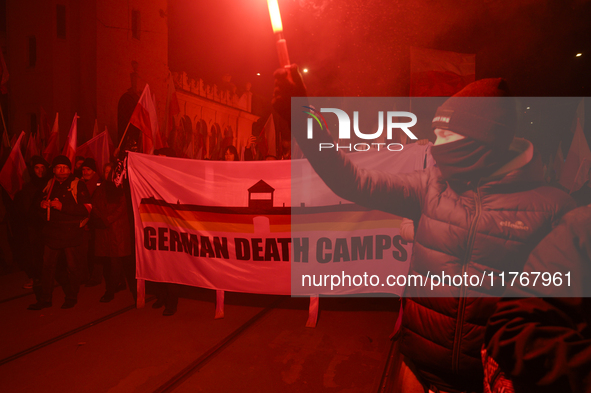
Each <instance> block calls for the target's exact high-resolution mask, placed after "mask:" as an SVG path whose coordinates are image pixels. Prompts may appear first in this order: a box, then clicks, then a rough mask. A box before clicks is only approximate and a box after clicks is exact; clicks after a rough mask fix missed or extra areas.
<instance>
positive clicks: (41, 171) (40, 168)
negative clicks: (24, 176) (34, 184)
mask: <svg viewBox="0 0 591 393" xmlns="http://www.w3.org/2000/svg"><path fill="white" fill-rule="evenodd" d="M33 170H34V171H35V176H37V177H38V178H42V177H43V176H45V165H43V164H37V165H35V167H34V168H33Z"/></svg>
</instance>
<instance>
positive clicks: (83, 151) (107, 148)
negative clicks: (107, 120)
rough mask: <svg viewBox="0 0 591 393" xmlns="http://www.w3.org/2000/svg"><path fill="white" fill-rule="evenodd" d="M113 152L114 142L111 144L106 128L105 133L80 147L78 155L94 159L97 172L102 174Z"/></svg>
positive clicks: (77, 151)
mask: <svg viewBox="0 0 591 393" xmlns="http://www.w3.org/2000/svg"><path fill="white" fill-rule="evenodd" d="M111 150H113V142H111V137H110V136H109V131H108V130H107V129H106V128H105V131H103V132H101V133H100V134H98V135H97V136H95V137H94V138H92V139H91V140H89V141H88V142H86V143H84V144H82V145H80V146H78V148H77V149H76V155H77V156H82V157H90V158H94V160H95V161H96V168H97V171H98V172H99V174H102V170H103V168H104V166H105V164H106V163H108V162H109V161H110V160H111Z"/></svg>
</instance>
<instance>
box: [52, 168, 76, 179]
mask: <svg viewBox="0 0 591 393" xmlns="http://www.w3.org/2000/svg"><path fill="white" fill-rule="evenodd" d="M70 173H72V170H71V169H70V167H69V166H67V165H63V164H60V165H56V166H55V167H54V168H53V174H54V175H55V178H56V179H57V181H60V182H61V181H64V180H66V179H67V178H68V176H70Z"/></svg>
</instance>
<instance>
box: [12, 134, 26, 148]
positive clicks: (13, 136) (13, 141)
mask: <svg viewBox="0 0 591 393" xmlns="http://www.w3.org/2000/svg"><path fill="white" fill-rule="evenodd" d="M23 132H24V131H23ZM16 140H17V136H16V134H12V138H10V146H14V144H15V143H16Z"/></svg>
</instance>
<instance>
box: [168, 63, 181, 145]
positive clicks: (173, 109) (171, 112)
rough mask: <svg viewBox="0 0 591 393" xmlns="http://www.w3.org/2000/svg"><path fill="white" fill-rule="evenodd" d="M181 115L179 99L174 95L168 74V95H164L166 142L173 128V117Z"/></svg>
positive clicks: (174, 90)
mask: <svg viewBox="0 0 591 393" xmlns="http://www.w3.org/2000/svg"><path fill="white" fill-rule="evenodd" d="M179 113H181V107H180V105H179V99H178V97H177V95H176V88H175V87H174V80H173V79H172V74H171V73H169V74H168V93H167V94H166V116H167V119H166V130H165V132H166V135H165V136H166V140H168V136H169V135H170V131H172V129H173V127H174V117H175V116H176V115H178V114H179Z"/></svg>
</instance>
